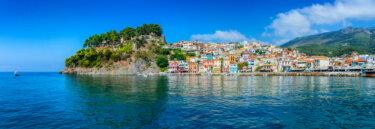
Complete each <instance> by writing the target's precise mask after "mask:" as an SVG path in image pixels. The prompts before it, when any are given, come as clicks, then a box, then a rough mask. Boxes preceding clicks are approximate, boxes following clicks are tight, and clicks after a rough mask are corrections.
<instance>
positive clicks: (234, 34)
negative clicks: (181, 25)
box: [190, 30, 255, 42]
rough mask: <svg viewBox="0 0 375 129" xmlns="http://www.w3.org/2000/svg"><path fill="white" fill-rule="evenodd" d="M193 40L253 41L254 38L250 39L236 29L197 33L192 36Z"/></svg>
mask: <svg viewBox="0 0 375 129" xmlns="http://www.w3.org/2000/svg"><path fill="white" fill-rule="evenodd" d="M190 39H191V40H203V41H206V42H239V41H245V40H246V41H251V40H255V39H254V38H252V39H248V38H247V37H246V36H244V35H243V34H241V33H240V32H238V31H235V30H229V31H220V30H218V31H216V32H215V33H213V34H196V35H192V36H191V37H190Z"/></svg>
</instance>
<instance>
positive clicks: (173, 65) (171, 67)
mask: <svg viewBox="0 0 375 129" xmlns="http://www.w3.org/2000/svg"><path fill="white" fill-rule="evenodd" d="M168 71H169V72H171V73H174V72H178V62H177V61H169V70H168Z"/></svg>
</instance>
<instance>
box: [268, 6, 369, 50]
mask: <svg viewBox="0 0 375 129" xmlns="http://www.w3.org/2000/svg"><path fill="white" fill-rule="evenodd" d="M374 18H375V0H336V1H335V2H334V3H333V4H330V3H326V4H314V5H312V6H308V7H304V8H302V9H293V10H290V11H288V12H285V13H279V14H278V15H277V17H276V19H274V20H273V22H272V23H271V25H269V26H268V27H267V28H266V32H265V33H263V34H262V35H263V36H267V37H272V38H274V40H275V42H277V41H278V42H280V43H281V42H285V41H288V40H290V39H293V38H295V37H299V36H305V35H309V34H315V33H320V32H324V31H322V30H325V29H324V28H322V27H319V26H323V25H324V26H327V25H328V26H329V25H335V24H342V25H343V26H351V23H350V22H348V20H372V19H374ZM313 28H315V29H313ZM319 30H321V31H319ZM280 43H278V44H280Z"/></svg>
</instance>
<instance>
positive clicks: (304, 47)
mask: <svg viewBox="0 0 375 129" xmlns="http://www.w3.org/2000/svg"><path fill="white" fill-rule="evenodd" d="M281 46H282V47H291V48H296V49H297V50H299V51H300V52H302V53H306V54H307V55H324V56H329V57H333V56H341V55H344V54H350V53H351V52H353V51H357V52H358V53H359V54H375V28H367V29H365V28H351V27H349V28H345V29H342V30H339V31H333V32H327V33H322V34H317V35H311V36H305V37H299V38H296V39H294V40H291V41H289V42H287V43H285V44H283V45H281Z"/></svg>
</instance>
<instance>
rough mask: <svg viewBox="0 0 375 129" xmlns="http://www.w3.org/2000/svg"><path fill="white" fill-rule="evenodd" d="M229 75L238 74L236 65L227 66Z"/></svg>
mask: <svg viewBox="0 0 375 129" xmlns="http://www.w3.org/2000/svg"><path fill="white" fill-rule="evenodd" d="M229 73H238V66H237V63H236V62H234V63H230V65H229Z"/></svg>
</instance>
